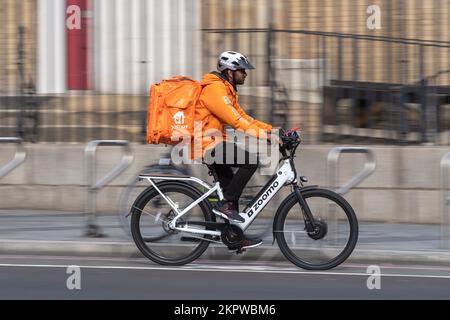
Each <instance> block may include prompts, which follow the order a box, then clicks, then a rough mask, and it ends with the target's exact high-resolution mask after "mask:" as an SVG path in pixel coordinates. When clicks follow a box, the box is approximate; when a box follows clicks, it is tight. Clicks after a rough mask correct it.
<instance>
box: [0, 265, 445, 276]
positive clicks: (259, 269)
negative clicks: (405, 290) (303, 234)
mask: <svg viewBox="0 0 450 320" xmlns="http://www.w3.org/2000/svg"><path fill="white" fill-rule="evenodd" d="M68 267H69V265H52V264H41V265H40V264H0V268H51V269H55V268H58V269H59V268H61V269H62V268H64V269H67V268H68ZM79 267H80V268H82V269H93V270H98V269H104V270H136V271H196V272H229V273H271V274H298V275H308V276H312V275H320V276H324V275H325V276H358V277H367V273H364V272H332V271H329V272H327V271H301V270H293V269H289V268H285V269H268V268H267V267H264V266H253V267H248V266H242V265H236V266H213V267H212V266H203V265H196V266H187V267H158V266H155V267H131V266H89V265H87V266H79ZM382 277H392V278H431V279H433V278H434V279H450V275H449V276H443V275H421V274H392V273H383V274H382Z"/></svg>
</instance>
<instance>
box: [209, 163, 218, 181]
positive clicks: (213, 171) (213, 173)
mask: <svg viewBox="0 0 450 320" xmlns="http://www.w3.org/2000/svg"><path fill="white" fill-rule="evenodd" d="M205 164H206V163H205ZM206 166H207V167H208V174H209V175H210V176H212V177H213V178H214V183H217V182H220V181H219V176H218V175H217V173H216V171H215V170H214V168H213V167H212V166H211V165H209V164H206Z"/></svg>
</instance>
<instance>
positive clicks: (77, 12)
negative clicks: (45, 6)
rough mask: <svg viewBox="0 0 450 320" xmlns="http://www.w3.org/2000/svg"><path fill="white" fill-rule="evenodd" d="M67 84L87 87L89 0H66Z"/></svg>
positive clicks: (75, 88) (77, 88)
mask: <svg viewBox="0 0 450 320" xmlns="http://www.w3.org/2000/svg"><path fill="white" fill-rule="evenodd" d="M66 4H67V11H66V32H67V86H68V89H69V90H87V89H89V74H90V72H89V24H90V23H89V22H90V21H89V20H90V18H89V14H88V12H89V0H66Z"/></svg>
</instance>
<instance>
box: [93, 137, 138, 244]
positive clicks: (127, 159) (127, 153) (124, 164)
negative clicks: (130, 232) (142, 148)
mask: <svg viewBox="0 0 450 320" xmlns="http://www.w3.org/2000/svg"><path fill="white" fill-rule="evenodd" d="M100 146H104V147H108V146H109V147H117V146H121V147H122V148H123V151H124V153H123V156H122V160H121V162H120V163H119V164H118V165H116V166H115V167H114V168H113V169H112V170H111V171H110V172H109V173H107V174H106V175H105V176H104V177H103V178H101V179H100V180H98V181H97V180H96V179H97V175H96V173H97V170H96V164H97V163H96V154H97V150H98V148H99V147H100ZM85 158H86V167H85V168H86V170H85V171H86V182H87V188H88V192H87V198H86V209H85V214H86V216H87V230H86V236H88V237H103V236H104V235H103V234H102V233H101V230H100V227H99V226H98V225H97V223H96V220H97V216H96V211H97V208H96V195H97V192H98V191H99V190H101V189H103V188H104V187H105V186H106V185H108V184H109V183H111V182H112V181H113V180H114V179H116V178H117V177H118V176H119V175H120V174H122V173H123V172H124V171H125V170H126V169H127V168H128V167H129V166H130V165H131V163H132V162H133V160H134V155H133V150H132V149H131V146H130V144H129V142H128V141H119V140H96V141H91V142H90V143H89V144H88V145H87V147H86V149H85Z"/></svg>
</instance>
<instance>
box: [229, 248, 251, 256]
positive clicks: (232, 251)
mask: <svg viewBox="0 0 450 320" xmlns="http://www.w3.org/2000/svg"><path fill="white" fill-rule="evenodd" d="M228 251H229V252H230V253H235V254H236V255H237V256H238V255H241V254H244V253H245V252H246V251H247V250H246V249H245V248H239V249H231V248H228Z"/></svg>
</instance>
